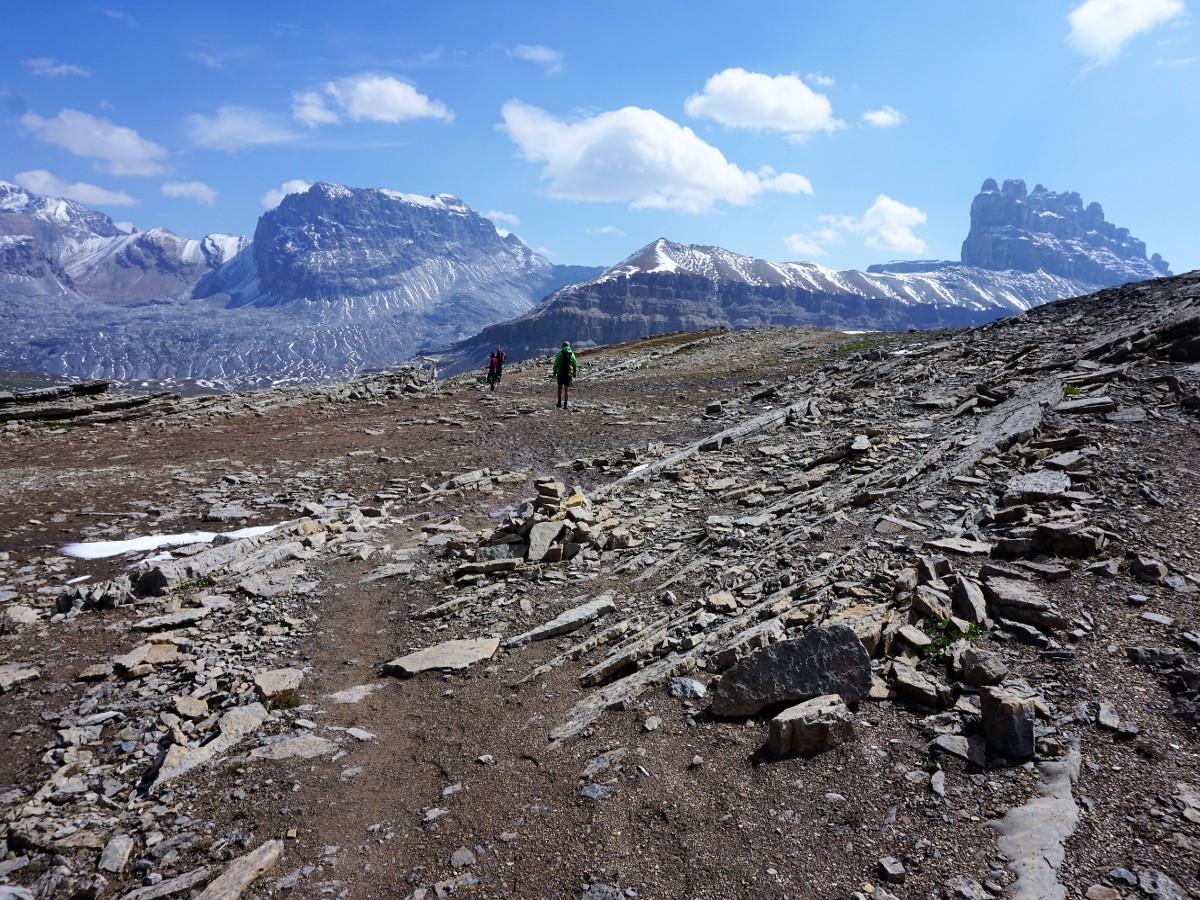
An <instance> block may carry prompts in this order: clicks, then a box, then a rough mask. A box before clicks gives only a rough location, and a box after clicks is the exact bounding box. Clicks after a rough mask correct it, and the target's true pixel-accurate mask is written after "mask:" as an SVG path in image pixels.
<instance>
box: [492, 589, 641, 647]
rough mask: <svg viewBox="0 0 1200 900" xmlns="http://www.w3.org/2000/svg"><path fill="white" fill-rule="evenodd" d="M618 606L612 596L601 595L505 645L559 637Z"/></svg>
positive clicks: (522, 644)
mask: <svg viewBox="0 0 1200 900" xmlns="http://www.w3.org/2000/svg"><path fill="white" fill-rule="evenodd" d="M616 608H617V605H616V604H615V603H613V601H612V597H609V596H605V597H600V598H598V599H596V600H592V601H591V602H589V603H584V604H583V605H582V606H576V607H575V608H574V609H568V610H567V611H566V612H564V613H562V614H561V615H559V616H557V617H555V618H554V619H551V620H550V621H549V622H546V623H545V624H544V625H539V626H538V627H537V628H532V629H530V630H529V631H527V632H525V633H524V634H518V635H517V636H516V637H512V638H509V639H508V640H507V641H506V642H505V644H504V645H505V646H506V647H521V646H524V645H525V644H528V643H532V642H533V641H544V640H546V639H547V638H552V637H558V636H559V635H560V634H568V633H569V632H572V631H576V630H577V629H580V628H582V627H583V626H584V625H587V624H588V623H589V622H594V621H596V619H598V618H600V617H601V616H603V615H604V614H606V613H610V612H612V611H613V610H614V609H616Z"/></svg>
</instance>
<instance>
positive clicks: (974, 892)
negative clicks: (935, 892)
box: [942, 875, 994, 900]
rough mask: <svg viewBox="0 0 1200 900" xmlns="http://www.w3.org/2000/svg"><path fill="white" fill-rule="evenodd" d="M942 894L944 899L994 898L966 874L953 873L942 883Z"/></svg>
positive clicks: (972, 899)
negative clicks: (952, 875)
mask: <svg viewBox="0 0 1200 900" xmlns="http://www.w3.org/2000/svg"><path fill="white" fill-rule="evenodd" d="M942 894H943V896H944V897H945V898H946V900H994V898H993V895H992V894H990V893H988V892H987V891H985V890H984V889H983V885H981V884H980V883H979V882H978V881H976V880H975V879H974V878H968V877H967V876H966V875H955V876H954V877H953V878H951V879H950V880H949V881H947V882H946V883H945V884H943V885H942Z"/></svg>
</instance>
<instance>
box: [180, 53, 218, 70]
mask: <svg viewBox="0 0 1200 900" xmlns="http://www.w3.org/2000/svg"><path fill="white" fill-rule="evenodd" d="M184 56H186V57H187V58H188V59H190V60H191V61H192V62H195V63H199V64H200V65H202V66H204V68H206V69H219V68H221V57H219V56H217V55H216V54H213V53H205V52H204V51H203V50H189V51H187V53H185V54H184Z"/></svg>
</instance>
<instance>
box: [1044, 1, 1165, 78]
mask: <svg viewBox="0 0 1200 900" xmlns="http://www.w3.org/2000/svg"><path fill="white" fill-rule="evenodd" d="M1183 12H1184V5H1183V0H1085V2H1084V3H1081V4H1079V5H1078V6H1077V7H1075V8H1074V9H1073V10H1071V12H1070V14H1068V16H1067V21H1068V22H1070V23H1071V32H1070V34H1068V35H1067V41H1068V42H1069V43H1070V44H1071V46H1072V47H1074V48H1075V49H1076V50H1078V51H1079V52H1080V53H1082V54H1083V55H1084V56H1087V57H1089V58H1090V59H1091V60H1092V64H1093V65H1097V66H1100V65H1104V64H1105V63H1110V62H1112V61H1113V60H1115V59H1116V58H1117V57H1118V56H1120V55H1121V50H1122V48H1123V47H1124V46H1125V44H1126V42H1127V41H1129V39H1130V38H1133V37H1134V36H1136V35H1138V34H1141V33H1142V32H1144V31H1150V30H1151V29H1154V28H1157V27H1158V26H1159V25H1163V24H1165V23H1167V22H1169V21H1171V20H1172V19H1175V18H1177V17H1179V16H1181V15H1183Z"/></svg>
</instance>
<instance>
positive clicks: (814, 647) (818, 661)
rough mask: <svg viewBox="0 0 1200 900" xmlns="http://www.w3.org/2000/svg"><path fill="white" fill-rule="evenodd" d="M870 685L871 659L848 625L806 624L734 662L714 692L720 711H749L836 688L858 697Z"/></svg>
mask: <svg viewBox="0 0 1200 900" xmlns="http://www.w3.org/2000/svg"><path fill="white" fill-rule="evenodd" d="M870 690H871V659H870V657H869V656H867V651H866V650H865V649H864V648H863V645H862V642H861V641H859V639H858V637H857V636H856V635H855V633H854V631H853V630H852V629H851V628H849V627H848V626H846V625H830V626H828V627H818V628H810V629H808V630H807V631H806V632H804V634H803V635H802V636H801V637H798V638H794V639H792V640H786V641H780V642H779V643H777V644H772V645H771V646H769V647H762V648H760V649H758V650H756V651H754V652H753V653H751V654H749V655H748V656H746V657H745V658H744V659H742V660H741V661H740V662H738V663H736V664H735V665H734V666H733V667H732V668H731V669H730V670H729V671H728V672H726V673H725V675H724V676H723V677H722V678H721V681H720V684H718V686H717V690H716V693H715V694H714V695H713V703H712V711H713V713H715V714H716V715H718V716H739V715H740V716H749V715H753V714H754V713H756V712H758V711H759V710H760V709H762V708H763V707H766V706H771V705H773V704H776V703H787V702H790V701H796V700H808V699H810V698H812V697H819V696H821V695H822V694H838V695H839V696H841V698H842V700H843V701H845V702H846V703H857V702H858V701H859V700H861V699H863V698H864V697H866V696H867V694H868V693H869V692H870Z"/></svg>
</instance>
